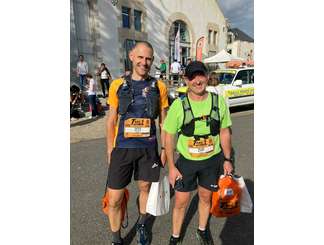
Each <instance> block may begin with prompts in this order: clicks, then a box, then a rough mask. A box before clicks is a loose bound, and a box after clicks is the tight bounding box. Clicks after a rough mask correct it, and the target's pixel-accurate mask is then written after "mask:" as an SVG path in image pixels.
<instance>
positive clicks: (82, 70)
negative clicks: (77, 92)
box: [76, 55, 88, 91]
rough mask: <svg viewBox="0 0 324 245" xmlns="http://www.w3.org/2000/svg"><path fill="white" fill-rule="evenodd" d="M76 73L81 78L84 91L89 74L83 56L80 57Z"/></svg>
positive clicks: (81, 86) (80, 81)
mask: <svg viewBox="0 0 324 245" xmlns="http://www.w3.org/2000/svg"><path fill="white" fill-rule="evenodd" d="M76 71H77V76H78V77H79V83H80V89H81V91H83V88H84V82H85V80H86V74H87V73H88V64H87V62H85V61H84V57H83V55H80V56H79V61H78V63H77V68H76Z"/></svg>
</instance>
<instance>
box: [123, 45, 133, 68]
mask: <svg viewBox="0 0 324 245" xmlns="http://www.w3.org/2000/svg"><path fill="white" fill-rule="evenodd" d="M135 44H136V41H135V40H131V39H126V40H125V42H124V50H125V56H124V65H125V70H128V71H131V70H132V62H131V61H130V59H129V57H128V54H129V51H131V50H132V48H133V47H134V46H135Z"/></svg>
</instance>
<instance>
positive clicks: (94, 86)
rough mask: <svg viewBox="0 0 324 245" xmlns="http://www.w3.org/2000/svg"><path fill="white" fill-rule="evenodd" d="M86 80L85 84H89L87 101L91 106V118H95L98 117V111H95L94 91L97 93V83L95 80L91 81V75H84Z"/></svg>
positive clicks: (95, 99)
mask: <svg viewBox="0 0 324 245" xmlns="http://www.w3.org/2000/svg"><path fill="white" fill-rule="evenodd" d="M86 79H87V82H88V83H89V85H88V99H89V104H90V106H91V116H90V117H89V119H91V118H95V117H97V116H98V110H97V96H96V91H97V82H96V80H94V79H93V77H92V75H91V74H89V73H88V74H86Z"/></svg>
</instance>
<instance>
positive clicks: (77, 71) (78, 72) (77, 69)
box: [76, 62, 80, 76]
mask: <svg viewBox="0 0 324 245" xmlns="http://www.w3.org/2000/svg"><path fill="white" fill-rule="evenodd" d="M76 74H77V76H79V75H80V70H79V62H78V63H77V67H76Z"/></svg>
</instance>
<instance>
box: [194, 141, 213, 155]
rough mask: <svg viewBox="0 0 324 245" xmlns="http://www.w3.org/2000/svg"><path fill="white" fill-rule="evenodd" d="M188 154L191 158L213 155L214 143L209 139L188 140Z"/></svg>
mask: <svg viewBox="0 0 324 245" xmlns="http://www.w3.org/2000/svg"><path fill="white" fill-rule="evenodd" d="M188 150H189V154H190V155H191V156H192V157H206V156H209V155H211V154H212V153H213V151H214V142H213V139H212V138H211V137H208V138H207V139H205V138H200V139H199V140H195V139H190V140H189V141H188Z"/></svg>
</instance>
